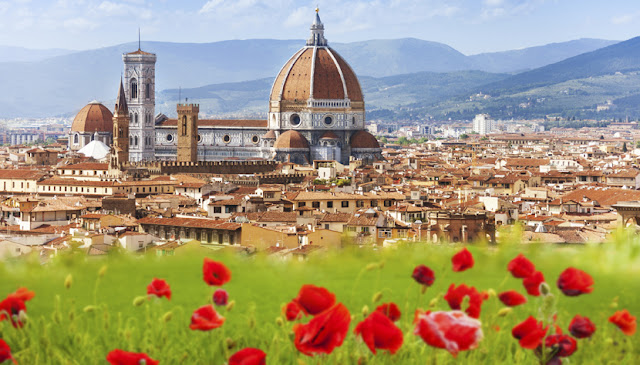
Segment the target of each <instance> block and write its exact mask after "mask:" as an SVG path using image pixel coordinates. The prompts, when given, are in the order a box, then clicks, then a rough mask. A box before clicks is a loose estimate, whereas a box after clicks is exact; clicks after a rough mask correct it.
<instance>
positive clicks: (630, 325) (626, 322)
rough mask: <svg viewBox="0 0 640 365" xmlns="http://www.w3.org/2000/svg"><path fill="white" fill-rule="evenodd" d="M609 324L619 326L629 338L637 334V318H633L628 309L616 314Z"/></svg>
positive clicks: (610, 318)
mask: <svg viewBox="0 0 640 365" xmlns="http://www.w3.org/2000/svg"><path fill="white" fill-rule="evenodd" d="M609 322H611V323H613V324H615V325H616V326H618V328H620V330H621V331H622V333H624V334H625V335H627V336H633V334H634V333H636V326H637V323H636V317H634V316H632V315H631V314H630V313H629V311H627V310H626V309H623V310H621V311H617V312H615V313H614V314H613V315H612V316H611V317H609Z"/></svg>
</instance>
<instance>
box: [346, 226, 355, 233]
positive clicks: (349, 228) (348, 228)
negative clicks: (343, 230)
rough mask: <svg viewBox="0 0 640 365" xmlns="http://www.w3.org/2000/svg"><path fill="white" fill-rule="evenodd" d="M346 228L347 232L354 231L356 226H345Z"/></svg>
mask: <svg viewBox="0 0 640 365" xmlns="http://www.w3.org/2000/svg"><path fill="white" fill-rule="evenodd" d="M347 230H348V231H349V232H355V231H356V227H347Z"/></svg>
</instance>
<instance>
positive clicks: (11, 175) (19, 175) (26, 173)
mask: <svg viewBox="0 0 640 365" xmlns="http://www.w3.org/2000/svg"><path fill="white" fill-rule="evenodd" d="M43 176H45V173H43V172H42V171H39V170H20V169H7V170H0V179H30V180H37V179H40V178H41V177H43Z"/></svg>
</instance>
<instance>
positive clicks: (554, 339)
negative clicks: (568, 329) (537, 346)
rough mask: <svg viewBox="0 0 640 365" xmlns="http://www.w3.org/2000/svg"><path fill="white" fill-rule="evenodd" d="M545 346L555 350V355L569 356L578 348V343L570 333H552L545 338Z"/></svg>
mask: <svg viewBox="0 0 640 365" xmlns="http://www.w3.org/2000/svg"><path fill="white" fill-rule="evenodd" d="M544 346H545V347H546V348H550V349H552V350H553V351H554V352H555V355H554V356H558V357H567V356H571V355H573V353H574V352H576V350H577V349H578V343H577V342H576V340H574V339H573V337H571V336H569V335H562V334H559V335H551V336H547V338H545V340H544Z"/></svg>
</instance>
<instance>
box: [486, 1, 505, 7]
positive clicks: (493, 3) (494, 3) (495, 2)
mask: <svg viewBox="0 0 640 365" xmlns="http://www.w3.org/2000/svg"><path fill="white" fill-rule="evenodd" d="M503 3H504V0H484V5H486V6H500V5H502V4H503Z"/></svg>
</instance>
